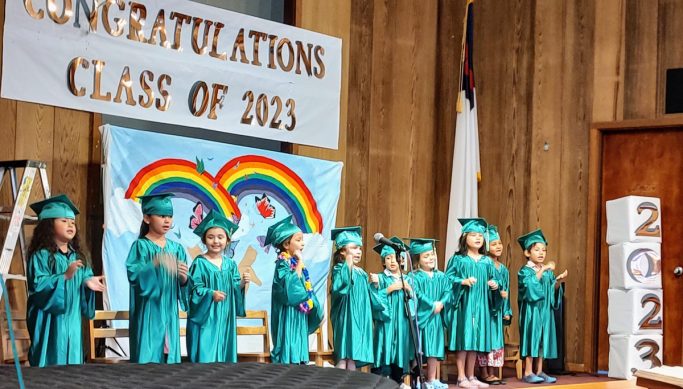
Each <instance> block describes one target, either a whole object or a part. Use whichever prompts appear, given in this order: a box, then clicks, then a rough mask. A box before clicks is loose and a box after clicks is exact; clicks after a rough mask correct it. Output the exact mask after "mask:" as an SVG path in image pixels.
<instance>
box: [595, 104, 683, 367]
mask: <svg viewBox="0 0 683 389" xmlns="http://www.w3.org/2000/svg"><path fill="white" fill-rule="evenodd" d="M672 127H683V115H675V116H667V117H662V118H660V119H634V120H622V121H614V122H596V123H592V124H591V127H590V130H589V131H590V132H589V149H588V209H587V210H586V213H587V216H588V221H587V225H586V284H585V285H586V290H585V300H584V301H585V306H584V314H585V316H584V317H585V319H586V320H585V323H586V327H585V332H584V349H583V370H584V371H586V372H590V373H596V372H597V363H598V358H597V354H598V346H597V344H598V342H597V341H598V336H599V335H600V334H599V333H598V311H597V310H598V309H599V307H598V306H597V304H598V295H599V293H600V290H599V285H598V282H599V276H600V274H599V268H598V266H599V265H600V261H599V259H600V247H601V242H602V237H601V236H600V227H601V225H602V203H603V200H602V143H603V137H604V136H605V135H606V134H609V133H611V132H616V131H622V132H623V131H631V130H632V131H647V130H661V129H666V128H672Z"/></svg>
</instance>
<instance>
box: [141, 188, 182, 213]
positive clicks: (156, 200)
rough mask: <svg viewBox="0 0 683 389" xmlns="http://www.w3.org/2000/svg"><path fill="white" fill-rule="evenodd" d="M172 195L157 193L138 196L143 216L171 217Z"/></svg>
mask: <svg viewBox="0 0 683 389" xmlns="http://www.w3.org/2000/svg"><path fill="white" fill-rule="evenodd" d="M173 196H175V195H174V194H173V193H157V194H151V195H144V196H138V199H140V202H141V204H142V214H143V215H157V216H173V203H172V202H171V198H172V197H173Z"/></svg>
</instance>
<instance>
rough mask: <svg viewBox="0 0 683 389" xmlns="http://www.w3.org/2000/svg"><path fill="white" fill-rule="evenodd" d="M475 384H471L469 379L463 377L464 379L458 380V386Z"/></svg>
mask: <svg viewBox="0 0 683 389" xmlns="http://www.w3.org/2000/svg"><path fill="white" fill-rule="evenodd" d="M476 387H477V386H476V385H472V384H471V383H470V381H469V380H468V379H467V378H465V379H464V380H458V388H476Z"/></svg>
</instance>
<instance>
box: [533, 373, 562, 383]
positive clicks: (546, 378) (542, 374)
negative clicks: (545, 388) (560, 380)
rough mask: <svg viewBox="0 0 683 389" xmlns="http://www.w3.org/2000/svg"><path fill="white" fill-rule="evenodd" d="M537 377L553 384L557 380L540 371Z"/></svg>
mask: <svg viewBox="0 0 683 389" xmlns="http://www.w3.org/2000/svg"><path fill="white" fill-rule="evenodd" d="M537 377H539V378H543V380H544V381H545V382H546V383H549V384H554V383H555V382H557V378H555V377H551V376H549V375H547V374H545V373H543V372H541V374H539V375H538V376H537Z"/></svg>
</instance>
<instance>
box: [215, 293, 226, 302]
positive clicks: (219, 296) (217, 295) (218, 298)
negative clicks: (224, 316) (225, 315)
mask: <svg viewBox="0 0 683 389" xmlns="http://www.w3.org/2000/svg"><path fill="white" fill-rule="evenodd" d="M223 300H225V293H223V292H221V291H220V290H214V291H213V301H215V302H219V301H223Z"/></svg>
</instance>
